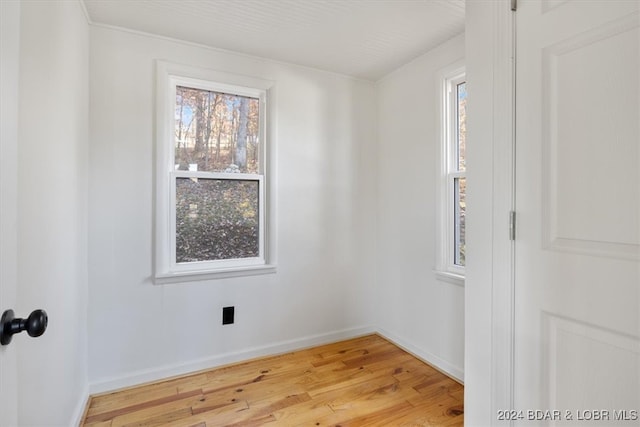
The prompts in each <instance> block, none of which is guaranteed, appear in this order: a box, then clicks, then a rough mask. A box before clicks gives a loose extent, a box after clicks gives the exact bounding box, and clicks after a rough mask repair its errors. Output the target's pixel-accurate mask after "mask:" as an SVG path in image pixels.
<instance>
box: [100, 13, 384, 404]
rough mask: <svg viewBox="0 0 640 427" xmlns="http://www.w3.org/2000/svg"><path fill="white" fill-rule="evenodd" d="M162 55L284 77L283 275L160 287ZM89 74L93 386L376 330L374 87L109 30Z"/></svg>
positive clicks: (279, 183)
mask: <svg viewBox="0 0 640 427" xmlns="http://www.w3.org/2000/svg"><path fill="white" fill-rule="evenodd" d="M156 59H162V60H165V61H171V62H176V63H181V64H187V65H190V66H196V67H204V68H210V69H213V70H218V71H224V72H231V73H238V74H243V75H249V76H253V77H257V78H261V79H267V80H272V81H275V89H274V94H273V96H274V97H275V99H274V101H275V117H274V118H273V122H272V123H271V125H272V126H275V132H276V135H277V137H276V138H275V140H274V141H270V144H271V148H272V150H275V151H274V152H273V154H274V156H273V158H274V159H275V162H274V163H273V164H272V165H271V168H272V171H273V172H274V175H273V179H274V180H275V181H274V184H275V185H274V188H275V192H274V197H273V199H272V201H271V202H272V203H273V204H274V208H275V212H276V215H277V229H276V231H275V233H274V234H275V237H276V239H277V248H278V249H277V264H278V270H277V273H276V274H273V275H262V276H253V277H246V278H232V279H222V280H215V281H204V282H194V283H186V284H178V285H154V284H152V281H151V275H152V249H153V246H152V244H153V242H152V232H153V224H152V220H153V210H152V208H153V203H152V195H153V167H154V158H153V150H154V138H153V134H154V87H155V86H154V85H155V78H154V60H156ZM90 69H91V72H90V74H91V78H90V80H91V83H90V91H91V119H90V120H91V125H90V127H91V131H90V133H91V138H90V140H91V148H90V161H89V169H90V172H89V218H90V224H89V276H90V281H89V282H90V292H89V293H90V295H89V307H90V310H89V360H90V373H89V377H90V382H91V383H92V390H94V391H95V390H104V389H109V388H113V387H117V386H123V385H126V384H131V383H135V382H138V381H143V380H149V379H154V378H159V377H161V376H164V375H170V374H175V373H180V372H185V371H189V370H193V369H198V368H204V367H207V366H213V365H216V364H219V363H225V362H229V361H232V360H237V359H241V358H245V357H251V356H256V355H260V354H266V353H272V352H274V351H282V350H285V349H289V348H294V347H298V346H301V345H310V344H314V343H319V342H323V341H331V340H335V339H337V338H339V337H343V336H352V335H353V334H358V333H362V332H366V331H369V330H371V329H370V324H371V307H372V304H371V299H372V286H373V283H374V271H373V269H372V268H371V267H372V263H371V260H372V259H373V256H374V251H375V233H374V230H375V213H374V209H375V191H376V184H375V162H376V152H375V150H376V143H375V141H376V123H375V106H374V105H375V93H374V86H373V84H372V83H370V82H364V81H359V80H355V79H351V78H347V77H344V76H340V75H335V74H330V73H325V72H319V71H315V70H311V69H307V68H302V67H295V66H289V65H284V64H279V63H275V62H271V61H267V60H260V59H256V58H252V57H247V56H242V55H236V54H232V53H229V52H222V51H217V50H213V49H206V48H202V47H198V46H194V45H189V44H185V43H181V42H176V41H170V40H166V39H161V38H155V37H150V36H146V35H140V34H134V33H129V32H124V31H120V30H116V29H110V28H106V27H99V26H94V27H92V28H91V66H90ZM226 305H235V307H236V323H235V324H234V325H230V326H224V327H223V326H222V325H221V308H222V307H223V306H226Z"/></svg>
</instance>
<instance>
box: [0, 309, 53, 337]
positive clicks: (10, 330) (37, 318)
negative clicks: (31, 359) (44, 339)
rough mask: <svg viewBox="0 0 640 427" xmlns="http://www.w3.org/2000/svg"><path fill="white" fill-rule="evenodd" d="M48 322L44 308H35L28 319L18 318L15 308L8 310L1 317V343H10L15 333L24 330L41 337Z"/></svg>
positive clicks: (33, 335)
mask: <svg viewBox="0 0 640 427" xmlns="http://www.w3.org/2000/svg"><path fill="white" fill-rule="evenodd" d="M48 323H49V318H48V316H47V312H46V311H44V310H34V311H33V312H32V313H31V314H30V315H29V317H27V318H26V319H19V318H18V319H16V318H15V317H14V313H13V310H7V311H5V312H4V313H2V318H0V344H2V345H7V344H9V343H10V342H11V338H12V337H13V335H14V334H18V333H20V332H22V331H27V334H29V336H31V337H39V336H40V335H42V334H44V331H46V330H47V324H48Z"/></svg>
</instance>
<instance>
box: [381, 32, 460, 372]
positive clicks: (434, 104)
mask: <svg viewBox="0 0 640 427" xmlns="http://www.w3.org/2000/svg"><path fill="white" fill-rule="evenodd" d="M463 58H464V35H460V36H458V37H456V38H454V39H452V40H450V41H448V42H446V43H444V44H442V45H441V46H439V47H437V48H436V49H434V50H432V51H430V52H428V53H426V54H424V55H422V56H421V57H419V58H417V59H416V60H414V61H412V62H411V63H409V64H407V65H405V66H403V67H401V68H400V69H398V70H396V71H394V72H393V73H391V74H390V75H388V76H386V77H385V78H383V79H382V80H381V81H379V82H378V83H377V84H376V95H377V106H378V131H379V142H378V164H377V172H376V173H377V176H378V204H377V212H378V253H377V262H376V264H377V274H378V282H377V287H376V290H375V293H376V310H375V325H376V327H377V328H378V329H379V330H380V331H381V332H382V333H383V334H384V335H386V336H387V337H389V338H391V339H393V340H394V341H396V342H397V343H398V344H401V345H403V346H405V347H406V348H408V349H409V350H411V351H413V352H414V353H416V354H417V355H419V356H421V357H423V358H424V359H426V360H428V361H430V362H432V363H434V364H436V365H437V366H439V367H440V368H441V369H443V370H445V371H447V372H448V373H449V374H451V375H453V376H454V377H457V378H459V379H462V377H463V370H464V369H463V364H464V287H463V286H460V285H455V284H452V283H449V282H445V281H441V280H438V279H437V278H436V275H435V274H434V268H435V263H436V237H437V229H436V213H437V209H438V206H439V202H438V200H437V187H436V185H437V178H438V172H439V163H438V159H439V151H440V124H439V118H440V84H441V83H440V82H439V79H438V73H439V72H441V71H442V70H443V69H444V68H446V67H447V66H450V65H451V64H453V63H455V62H458V61H460V60H461V59H463Z"/></svg>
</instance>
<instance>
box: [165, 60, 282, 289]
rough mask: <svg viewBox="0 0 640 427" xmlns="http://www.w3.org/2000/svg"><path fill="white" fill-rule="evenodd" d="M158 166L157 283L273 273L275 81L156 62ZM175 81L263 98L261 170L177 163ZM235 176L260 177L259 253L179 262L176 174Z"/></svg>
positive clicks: (241, 177) (217, 177) (207, 88)
mask: <svg viewBox="0 0 640 427" xmlns="http://www.w3.org/2000/svg"><path fill="white" fill-rule="evenodd" d="M156 71H157V74H156V77H157V78H156V134H155V147H154V148H155V152H156V156H155V157H156V172H155V183H154V185H155V191H154V194H155V199H154V211H155V212H154V216H155V224H154V228H155V240H154V251H155V252H154V275H153V279H154V283H155V284H169V283H182V282H191V281H196V280H211V279H219V278H228V277H239V276H250V275H258V274H269V273H274V272H275V270H276V265H275V250H274V249H275V243H274V242H273V239H272V234H271V233H270V230H271V229H272V228H273V225H274V224H273V218H274V215H273V211H272V206H271V204H270V203H269V198H268V197H269V185H270V179H269V175H268V173H269V167H268V166H269V165H268V162H269V157H270V156H269V147H268V142H269V140H270V139H271V138H270V135H269V134H268V133H267V132H268V131H269V128H268V126H267V120H268V117H269V116H270V115H269V114H268V113H269V112H268V109H269V104H268V100H269V98H270V95H269V94H270V93H271V92H272V90H273V86H274V85H273V82H271V81H268V80H262V79H258V78H254V77H248V76H242V75H236V74H230V73H225V72H219V71H215V70H209V69H202V68H196V67H189V66H185V65H180V64H173V63H168V62H164V61H157V62H156ZM176 86H186V87H193V88H197V89H203V90H210V91H215V92H224V93H230V94H234V95H240V96H248V97H252V98H258V99H259V102H260V130H259V132H260V133H259V135H260V136H259V138H260V152H259V153H258V156H259V165H260V170H259V171H258V173H257V174H242V173H222V172H205V171H178V170H175V166H174V153H173V146H174V143H175V142H174V131H175V130H174V129H173V123H174V121H175V117H174V114H175V102H176V101H175V99H176ZM181 177H183V178H203V179H233V180H253V181H258V183H259V184H258V188H259V190H258V191H259V194H258V203H259V209H260V214H259V227H260V233H259V236H260V237H259V254H260V256H259V257H256V258H243V259H233V260H215V261H200V262H192V263H177V262H176V247H175V240H176V234H175V231H176V224H175V214H176V211H175V209H176V205H175V202H176V200H175V197H176V194H175V190H176V179H177V178H181Z"/></svg>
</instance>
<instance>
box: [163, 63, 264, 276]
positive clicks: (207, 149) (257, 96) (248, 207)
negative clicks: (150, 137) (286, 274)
mask: <svg viewBox="0 0 640 427" xmlns="http://www.w3.org/2000/svg"><path fill="white" fill-rule="evenodd" d="M171 68H172V66H171V65H169V64H164V63H159V66H158V97H157V99H158V116H157V120H158V131H157V147H156V149H157V176H156V187H157V191H156V275H155V279H156V283H167V282H179V281H190V280H197V279H211V278H216V277H229V276H237V275H247V274H261V273H265V272H271V271H273V265H269V262H268V261H269V259H268V257H267V249H268V245H267V241H266V240H267V236H268V234H267V230H266V229H267V214H266V210H267V204H266V194H267V191H266V185H267V179H266V176H267V175H266V174H265V170H266V164H265V163H266V159H267V156H266V139H265V136H266V122H265V117H266V111H265V109H266V95H267V91H266V89H265V88H264V86H266V85H265V83H264V82H262V81H257V85H256V86H257V87H256V86H254V87H249V86H244V85H243V86H240V85H237V84H229V83H227V82H226V81H223V82H220V81H219V80H218V81H214V80H213V79H211V80H209V79H202V78H194V77H191V76H190V75H189V74H192V75H193V74H198V75H202V74H203V72H195V73H194V72H193V71H191V72H190V73H189V72H187V73H183V74H177V73H176V74H173V73H172V72H171V71H172V70H171ZM174 68H176V67H174ZM177 68H178V69H181V71H185V70H184V67H177ZM189 70H191V69H189ZM185 74H186V75H185ZM204 74H205V75H206V74H207V73H204ZM211 74H213V75H211V77H214V78H215V77H220V76H221V75H220V73H211ZM224 78H225V80H229V79H230V80H232V81H233V80H241V81H243V83H246V82H245V81H244V80H247V78H245V77H238V78H237V79H234V78H233V77H232V78H229V76H228V75H224ZM250 80H251V79H250ZM250 83H255V82H250Z"/></svg>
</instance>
